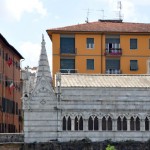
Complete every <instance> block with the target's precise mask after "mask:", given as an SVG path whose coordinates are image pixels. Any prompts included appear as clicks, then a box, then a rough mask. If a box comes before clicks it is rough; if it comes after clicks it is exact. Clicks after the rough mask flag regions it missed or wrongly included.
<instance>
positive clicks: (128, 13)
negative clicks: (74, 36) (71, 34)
mask: <svg viewBox="0 0 150 150" xmlns="http://www.w3.org/2000/svg"><path fill="white" fill-rule="evenodd" d="M118 1H119V0H0V33H1V34H2V35H3V36H4V37H5V38H6V40H7V41H8V42H9V43H10V44H11V45H12V46H14V47H15V49H16V50H17V51H18V52H19V53H20V54H21V55H22V56H23V57H24V58H25V60H22V61H21V67H22V68H24V67H26V66H30V67H34V66H38V60H39V55H40V51H41V41H42V34H44V38H45V41H46V50H47V55H48V59H49V64H50V67H51V66H52V43H51V40H50V39H49V37H48V35H47V33H46V30H47V29H51V28H56V27H64V26H69V25H75V24H82V23H85V20H86V18H87V17H88V20H89V22H93V21H98V19H118V18H119V6H118ZM120 1H121V16H122V19H123V21H124V22H137V23H150V17H149V14H150V9H149V8H150V0H120Z"/></svg>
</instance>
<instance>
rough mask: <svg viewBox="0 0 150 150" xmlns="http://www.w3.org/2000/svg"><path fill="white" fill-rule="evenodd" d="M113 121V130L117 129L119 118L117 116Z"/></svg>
mask: <svg viewBox="0 0 150 150" xmlns="http://www.w3.org/2000/svg"><path fill="white" fill-rule="evenodd" d="M112 121H113V122H112V127H113V128H112V130H113V131H117V119H116V118H114V119H113V120H112Z"/></svg>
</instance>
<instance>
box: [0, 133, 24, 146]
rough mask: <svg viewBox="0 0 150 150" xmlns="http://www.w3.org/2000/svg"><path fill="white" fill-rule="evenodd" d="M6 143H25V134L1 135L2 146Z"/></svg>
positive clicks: (0, 142)
mask: <svg viewBox="0 0 150 150" xmlns="http://www.w3.org/2000/svg"><path fill="white" fill-rule="evenodd" d="M3 143H4V144H6V143H24V134H22V133H0V144H3Z"/></svg>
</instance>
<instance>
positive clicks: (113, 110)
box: [23, 38, 150, 143]
mask: <svg viewBox="0 0 150 150" xmlns="http://www.w3.org/2000/svg"><path fill="white" fill-rule="evenodd" d="M35 80H36V83H35V86H34V87H33V88H32V89H31V91H30V90H26V91H25V93H24V94H23V95H24V96H23V108H24V138H25V143H33V142H48V141H52V140H55V141H56V140H58V141H61V142H65V141H74V140H82V139H85V138H89V139H90V140H92V141H103V140H108V139H111V140H113V141H120V140H121V141H123V140H136V141H146V140H148V139H149V137H150V75H106V74H105V75H102V74H97V75H96V74H74V73H69V74H68V73H67V74H62V73H57V74H56V82H55V88H54V89H53V87H52V84H51V75H50V69H49V64H48V59H47V54H46V49H45V41H44V38H43V39H42V48H41V55H40V60H39V66H38V70H37V75H36V78H35ZM28 88H29V86H27V89H28Z"/></svg>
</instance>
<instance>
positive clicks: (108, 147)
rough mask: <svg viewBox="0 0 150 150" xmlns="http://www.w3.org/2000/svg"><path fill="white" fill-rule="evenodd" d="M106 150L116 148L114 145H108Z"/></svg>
mask: <svg viewBox="0 0 150 150" xmlns="http://www.w3.org/2000/svg"><path fill="white" fill-rule="evenodd" d="M106 150H116V149H115V147H114V146H111V145H107V147H106Z"/></svg>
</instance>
